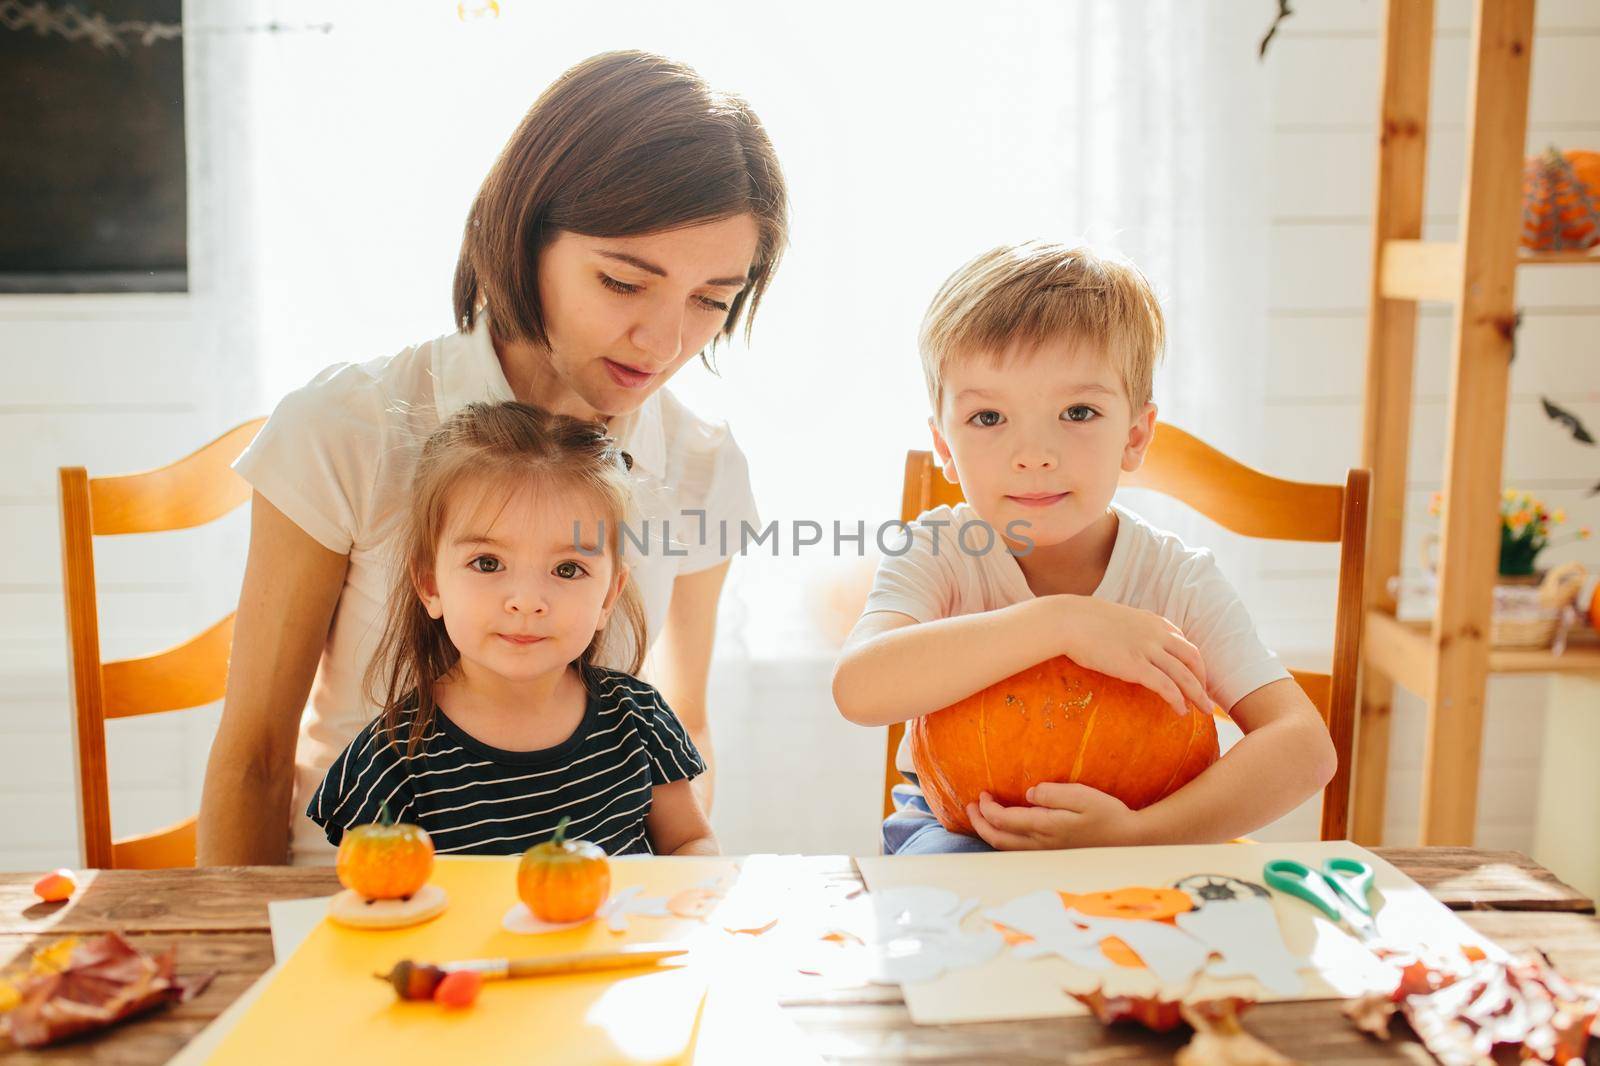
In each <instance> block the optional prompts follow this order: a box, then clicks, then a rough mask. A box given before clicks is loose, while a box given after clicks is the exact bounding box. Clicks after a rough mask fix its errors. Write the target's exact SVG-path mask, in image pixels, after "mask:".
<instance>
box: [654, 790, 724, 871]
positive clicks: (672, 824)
mask: <svg viewBox="0 0 1600 1066" xmlns="http://www.w3.org/2000/svg"><path fill="white" fill-rule="evenodd" d="M644 827H645V831H646V832H648V833H649V834H650V846H651V847H652V848H654V849H655V853H656V854H657V855H716V854H718V853H719V852H718V850H717V838H716V837H715V836H713V835H712V833H711V823H710V822H709V821H708V820H707V819H706V812H705V811H703V810H701V809H700V801H699V800H697V799H695V795H694V789H693V788H691V787H690V785H689V782H688V781H672V782H670V783H668V784H665V785H657V786H656V787H655V788H654V789H653V790H652V792H651V797H650V813H649V814H647V815H645V816H644Z"/></svg>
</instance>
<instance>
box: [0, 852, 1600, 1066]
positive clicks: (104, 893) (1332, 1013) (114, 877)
mask: <svg viewBox="0 0 1600 1066" xmlns="http://www.w3.org/2000/svg"><path fill="white" fill-rule="evenodd" d="M1375 850H1377V852H1378V854H1380V855H1382V856H1383V857H1384V858H1386V859H1388V860H1389V861H1390V862H1391V863H1393V864H1394V865H1395V866H1397V867H1399V868H1400V869H1401V870H1402V871H1404V872H1405V873H1406V874H1407V875H1409V876H1410V877H1412V878H1414V879H1415V880H1416V881H1417V882H1418V883H1419V884H1421V885H1423V886H1424V887H1426V888H1427V889H1428V890H1429V891H1431V892H1432V893H1433V894H1434V895H1435V896H1437V897H1438V898H1439V899H1440V900H1441V901H1443V902H1444V903H1445V904H1446V905H1448V906H1449V907H1451V908H1452V909H1454V910H1458V911H1463V912H1467V913H1463V914H1462V918H1463V919H1464V920H1465V921H1466V922H1467V924H1468V925H1471V926H1472V927H1473V928H1475V929H1477V930H1479V931H1480V932H1482V933H1484V934H1485V935H1487V936H1489V937H1491V938H1492V939H1494V940H1496V941H1497V942H1499V943H1500V944H1502V945H1503V946H1505V947H1506V948H1508V949H1510V950H1513V951H1523V950H1534V949H1539V950H1543V951H1544V952H1545V953H1546V954H1548V955H1549V956H1550V958H1551V960H1552V961H1553V962H1554V963H1555V965H1556V966H1557V967H1558V968H1560V969H1561V970H1562V971H1563V972H1564V973H1566V974H1567V975H1568V976H1570V977H1572V978H1575V979H1578V980H1588V981H1594V982H1600V919H1596V918H1595V917H1594V916H1593V915H1594V904H1593V902H1592V901H1591V900H1589V899H1587V898H1586V897H1584V896H1582V895H1580V894H1579V893H1577V892H1575V891H1574V890H1572V889H1571V888H1569V887H1568V886H1566V885H1564V884H1562V883H1561V882H1560V881H1558V880H1557V879H1556V878H1555V877H1554V876H1553V875H1552V874H1550V873H1549V871H1547V870H1545V869H1543V868H1542V867H1540V866H1538V865H1537V864H1536V863H1534V862H1533V861H1532V860H1530V859H1528V858H1527V857H1526V856H1523V855H1520V854H1517V853H1515V852H1490V851H1476V850H1473V849H1470V848H1414V849H1413V848H1379V849H1375ZM807 861H808V862H809V863H810V864H811V866H812V870H813V873H814V876H816V877H818V878H825V879H831V880H840V881H846V882H850V883H852V884H859V883H860V877H859V875H858V874H857V872H856V869H855V866H854V864H853V863H852V862H851V861H850V860H849V859H848V858H846V857H843V856H823V857H818V858H813V859H809V860H807ZM33 881H34V875H32V874H0V960H9V959H11V958H14V957H15V956H17V955H19V954H21V953H22V952H25V951H29V950H32V949H33V948H34V947H37V946H39V945H40V944H42V943H48V942H49V941H50V940H52V939H54V938H55V937H57V936H61V935H65V934H68V933H76V934H92V933H100V932H105V931H107V930H111V929H118V930H121V931H122V932H123V933H124V934H125V935H127V936H128V938H129V939H130V940H132V941H133V942H134V943H135V944H137V945H138V946H139V947H141V948H142V949H144V950H146V951H159V950H164V949H165V948H166V947H168V946H169V945H172V944H176V945H177V947H178V963H179V971H180V972H182V973H191V972H197V971H204V970H215V971H216V972H217V978H216V980H215V981H214V982H213V983H212V985H211V987H210V988H208V989H207V990H206V991H205V993H204V994H202V995H201V996H199V997H198V998H196V999H195V1000H194V1001H193V1002H191V1003H188V1004H184V1005H182V1006H177V1007H173V1008H170V1009H167V1010H164V1011H161V1012H158V1013H155V1014H152V1015H149V1016H147V1017H145V1018H143V1019H141V1020H138V1021H135V1022H132V1023H130V1024H127V1025H124V1026H122V1027H121V1028H119V1029H116V1030H113V1031H111V1032H108V1033H105V1034H102V1035H101V1036H99V1037H98V1038H94V1039H90V1040H86V1041H82V1042H79V1043H75V1044H68V1045H65V1046H62V1047H59V1048H54V1049H50V1050H48V1051H44V1052H39V1053H32V1054H26V1053H21V1052H13V1053H12V1054H9V1055H7V1056H6V1062H7V1063H8V1064H9V1063H31V1062H41V1063H43V1062H50V1063H62V1062H95V1063H117V1064H119V1066H136V1064H141V1063H160V1062H165V1061H167V1059H168V1058H170V1057H171V1056H172V1055H173V1054H175V1053H176V1052H177V1051H178V1050H179V1049H180V1048H182V1047H183V1045H184V1044H186V1043H187V1042H188V1041H189V1040H190V1039H191V1038H193V1037H194V1035H195V1034H196V1033H198V1032H199V1031H200V1030H201V1029H203V1028H204V1027H205V1026H206V1025H207V1024H209V1023H210V1022H211V1020H212V1019H214V1018H215V1017H216V1016H217V1015H218V1014H220V1013H221V1012H222V1011H223V1010H224V1009H225V1008H226V1007H227V1006H228V1004H230V1003H231V1002H233V1000H234V999H235V998H237V997H238V996H239V995H240V994H241V993H243V992H244V991H245V989H247V988H249V987H250V985H251V984H252V983H253V982H254V981H255V980H256V978H257V977H259V976H260V975H261V973H262V972H263V971H265V970H266V969H267V967H268V966H270V965H271V964H272V961H273V959H272V944H271V937H270V934H269V926H268V922H267V906H266V905H267V901H268V900H275V899H296V898H304V897H307V896H325V895H330V894H332V893H333V892H335V891H337V889H338V883H337V881H336V880H335V878H334V875H333V871H332V869H331V868H327V867H319V868H293V867H245V868H213V869H199V870H156V871H133V870H126V871H103V872H101V873H99V874H98V875H97V876H96V877H95V879H94V880H93V882H92V883H91V884H89V885H87V886H85V887H84V888H82V889H80V891H79V893H78V896H77V898H76V899H74V900H73V901H72V903H71V904H70V905H68V906H66V907H61V906H55V905H46V904H39V903H37V902H36V900H35V899H34V897H33V893H32V885H33ZM780 995H781V999H782V1003H783V1006H784V1008H785V1010H786V1011H787V1012H789V1014H790V1016H791V1017H792V1018H794V1019H795V1021H796V1022H797V1024H798V1025H799V1026H800V1028H801V1029H802V1030H803V1031H804V1032H805V1033H806V1034H807V1035H808V1036H809V1037H810V1038H811V1040H812V1042H813V1045H814V1047H815V1049H816V1050H817V1051H818V1052H819V1053H821V1054H822V1056H823V1057H824V1058H826V1059H827V1060H829V1061H830V1062H848V1063H889V1062H911V1061H916V1062H938V1063H966V1062H971V1063H980V1062H981V1063H1005V1062H1021V1063H1035V1062H1037V1063H1046V1062H1048V1063H1063V1062H1066V1063H1097V1064H1099V1063H1132V1062H1170V1061H1171V1059H1172V1054H1173V1052H1174V1051H1176V1049H1177V1048H1178V1047H1180V1046H1181V1045H1182V1044H1183V1042H1184V1040H1185V1037H1183V1036H1167V1037H1161V1036H1155V1035H1153V1034H1150V1033H1145V1032H1142V1031H1140V1030H1135V1029H1129V1028H1126V1027H1117V1028H1115V1029H1110V1030H1107V1029H1103V1028H1101V1026H1100V1025H1099V1024H1098V1023H1096V1022H1094V1021H1093V1020H1091V1019H1089V1018H1057V1019H1050V1020H1046V1021H1033V1022H999V1023H992V1024H978V1025H948V1026H916V1025H913V1024H911V1019H910V1017H909V1016H908V1015H907V1013H906V1008H905V1004H904V1003H903V1002H902V1000H901V998H900V993H899V991H898V990H897V989H894V988H888V987H868V988H842V987H834V986H830V985H828V984H827V983H826V982H825V981H822V980H821V979H818V978H808V977H803V976H802V975H799V974H796V975H795V976H794V983H793V985H792V986H786V987H784V988H783V989H781V990H780ZM1246 1022H1247V1024H1248V1026H1249V1028H1250V1029H1251V1030H1252V1031H1254V1032H1255V1033H1256V1034H1257V1035H1258V1036H1260V1037H1261V1038H1262V1039H1264V1040H1266V1041H1267V1042H1268V1043H1270V1044H1271V1045H1272V1046H1273V1047H1275V1048H1277V1049H1278V1050H1279V1051H1282V1052H1283V1053H1285V1054H1287V1055H1291V1056H1293V1057H1295V1058H1298V1059H1300V1060H1302V1061H1305V1062H1314V1063H1332V1062H1356V1061H1360V1062H1411V1063H1416V1062H1425V1061H1427V1055H1426V1054H1425V1053H1424V1052H1423V1051H1422V1049H1421V1048H1420V1047H1419V1046H1418V1045H1416V1044H1415V1043H1414V1042H1410V1041H1396V1042H1393V1043H1389V1044H1383V1043H1379V1042H1377V1041H1373V1040H1369V1039H1368V1038H1366V1037H1364V1036H1362V1035H1361V1034H1359V1033H1357V1032H1356V1031H1355V1030H1354V1029H1353V1028H1352V1027H1351V1026H1350V1025H1349V1023H1348V1022H1346V1021H1345V1019H1344V1018H1343V1017H1342V1016H1341V1015H1340V1013H1339V1004H1338V1003H1336V1002H1329V1001H1324V1002H1314V1003H1278V1004H1264V1005H1261V1006H1258V1007H1256V1008H1254V1009H1253V1010H1251V1011H1250V1013H1249V1014H1248V1015H1247V1016H1246Z"/></svg>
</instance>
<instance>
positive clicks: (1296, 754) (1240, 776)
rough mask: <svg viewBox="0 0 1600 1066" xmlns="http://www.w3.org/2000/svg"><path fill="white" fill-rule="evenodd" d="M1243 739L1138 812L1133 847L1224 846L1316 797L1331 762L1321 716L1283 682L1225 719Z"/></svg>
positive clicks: (1330, 772) (1334, 764)
mask: <svg viewBox="0 0 1600 1066" xmlns="http://www.w3.org/2000/svg"><path fill="white" fill-rule="evenodd" d="M1228 716H1229V717H1230V718H1232V719H1233V720H1234V721H1235V722H1236V723H1238V726H1239V728H1240V729H1242V730H1243V731H1244V737H1243V738H1242V739H1241V740H1240V741H1239V742H1238V743H1237V744H1235V745H1234V746H1233V747H1231V748H1229V749H1228V751H1227V753H1226V754H1225V755H1224V756H1223V757H1222V758H1221V759H1218V760H1217V762H1216V763H1215V764H1214V765H1213V766H1211V767H1210V768H1209V769H1207V770H1206V772H1205V773H1203V774H1201V775H1200V776H1199V777H1197V778H1195V779H1194V780H1193V781H1191V782H1189V784H1187V785H1185V786H1184V787H1183V788H1180V789H1179V790H1178V791H1176V792H1174V793H1173V794H1172V795H1170V796H1168V797H1167V798H1166V799H1164V800H1161V801H1160V802H1158V803H1154V804H1151V805H1150V806H1149V807H1146V808H1145V809H1144V810H1142V811H1140V812H1139V815H1140V821H1141V822H1142V826H1141V833H1140V835H1141V837H1142V838H1144V839H1142V840H1141V843H1147V844H1179V843H1185V844H1188V843H1201V842H1204V841H1213V840H1232V839H1234V838H1235V837H1240V836H1243V835H1245V834H1246V833H1253V832H1255V831H1256V830H1257V829H1260V828H1261V827H1262V826H1264V825H1268V824H1270V823H1272V822H1275V821H1277V820H1278V819H1279V818H1282V817H1283V816H1284V815H1286V814H1288V813H1289V812H1290V811H1292V810H1294V809H1295V808H1296V807H1298V806H1300V804H1302V803H1304V802H1305V801H1306V800H1307V799H1309V798H1310V797H1312V796H1314V795H1316V794H1317V793H1318V792H1320V791H1322V787H1323V786H1324V785H1326V784H1327V783H1328V781H1329V780H1330V779H1332V777H1333V772H1334V770H1335V769H1336V768H1337V763H1338V758H1337V756H1336V755H1335V753H1334V750H1333V740H1332V738H1330V737H1329V736H1328V727H1327V726H1326V725H1324V724H1323V721H1322V716H1321V715H1320V714H1318V713H1317V709H1316V707H1314V706H1313V705H1312V703H1311V700H1310V699H1308V698H1307V697H1306V694H1305V692H1304V691H1302V690H1301V688H1300V686H1299V685H1298V684H1296V683H1295V682H1294V681H1293V680H1292V679H1290V678H1283V679H1281V680H1278V681H1273V682H1271V683H1269V684H1266V685H1262V686H1261V687H1260V688H1258V689H1256V690H1255V691H1254V692H1252V693H1250V694H1249V695H1248V696H1245V697H1244V698H1243V699H1241V700H1239V702H1238V703H1235V704H1234V705H1233V708H1232V710H1230V711H1229V712H1228Z"/></svg>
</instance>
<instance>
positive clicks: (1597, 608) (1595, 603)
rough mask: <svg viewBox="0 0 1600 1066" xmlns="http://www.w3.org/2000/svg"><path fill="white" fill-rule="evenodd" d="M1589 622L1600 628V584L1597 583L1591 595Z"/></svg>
mask: <svg viewBox="0 0 1600 1066" xmlns="http://www.w3.org/2000/svg"><path fill="white" fill-rule="evenodd" d="M1589 624H1590V625H1591V626H1593V627H1594V628H1596V629H1600V585H1596V586H1595V587H1594V589H1593V591H1592V592H1591V593H1590V595H1589Z"/></svg>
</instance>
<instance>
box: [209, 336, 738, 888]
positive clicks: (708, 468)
mask: <svg viewBox="0 0 1600 1066" xmlns="http://www.w3.org/2000/svg"><path fill="white" fill-rule="evenodd" d="M513 398H514V397H513V395H512V392H511V386H510V385H509V384H508V383H507V382H506V377H505V372H504V371H503V370H502V369H501V367H500V360H499V359H498V357H497V356H496V355H495V352H494V345H493V342H492V341H491V340H490V337H489V329H488V322H487V316H485V317H483V318H481V319H480V320H479V322H478V324H477V326H476V328H475V329H474V330H473V331H472V332H471V333H452V334H448V335H446V336H443V337H439V338H437V339H435V340H431V341H427V342H425V343H423V344H419V345H417V346H416V347H413V348H407V349H405V350H404V351H402V352H400V353H399V354H397V355H393V356H388V357H385V358H381V359H374V360H372V361H371V362H368V363H362V364H354V363H338V364H335V365H334V366H331V367H329V368H327V369H326V370H324V371H323V372H322V373H320V374H318V375H317V376H316V377H315V378H313V379H312V381H311V382H310V383H309V384H307V385H305V386H304V387H302V388H300V389H296V390H295V391H294V392H291V393H289V395H287V396H285V397H284V398H283V400H282V402H280V403H279V404H278V407H277V409H276V410H274V411H273V413H272V417H271V418H270V419H268V420H267V424H266V425H265V426H264V427H262V429H261V432H260V433H259V434H258V435H257V436H256V438H255V440H254V442H252V443H251V445H250V447H249V448H248V449H246V450H245V452H244V454H243V455H241V456H240V457H239V459H238V460H237V461H236V462H235V463H234V466H233V468H234V469H235V470H236V471H238V472H239V474H240V475H241V476H243V477H244V479H245V480H246V481H248V482H249V483H250V484H251V486H253V487H254V488H255V489H256V491H258V492H260V493H261V495H263V496H265V497H266V498H267V500H268V501H270V502H271V503H272V505H273V506H274V507H276V508H277V509H278V510H280V511H282V512H283V513H284V514H285V515H287V516H288V517H289V519H290V520H291V521H293V522H294V523H295V525H297V526H299V527H300V528H301V529H303V530H304V531H305V532H306V533H307V534H309V535H310V536H311V537H312V538H314V539H315V540H316V541H317V542H318V543H320V544H322V545H323V546H324V547H326V548H328V549H329V550H330V551H335V552H338V553H340V554H341V555H348V556H349V557H350V565H349V569H348V570H347V571H346V574H345V583H344V588H343V589H342V590H341V591H340V593H339V602H338V606H337V607H336V609H335V610H334V615H333V622H332V626H331V629H330V630H329V633H328V642H327V645H326V646H325V647H324V649H323V653H322V660H321V663H320V664H319V665H318V667H317V674H316V679H315V681H314V682H313V684H312V687H311V696H310V699H309V701H308V703H307V705H306V708H305V713H304V714H303V715H302V716H301V719H300V735H299V741H298V743H297V745H296V749H295V789H294V809H293V811H292V812H291V823H290V844H289V856H290V861H291V862H296V863H307V862H331V861H333V855H334V852H333V848H332V847H331V846H330V845H329V844H328V840H327V836H326V835H325V834H324V832H323V830H322V829H321V828H320V827H319V826H317V824H316V823H315V822H312V821H311V820H310V819H309V818H307V817H306V816H305V808H306V804H307V803H308V802H309V801H310V798H311V796H312V795H313V794H314V793H315V792H316V789H317V786H318V785H320V784H321V783H322V777H323V774H324V773H325V772H326V771H327V768H328V767H329V766H330V765H331V764H332V763H333V760H334V759H335V758H337V757H338V755H339V753H340V752H341V751H343V750H344V748H345V745H346V744H348V743H349V742H350V740H351V739H352V738H353V737H355V735H356V734H357V733H358V732H360V730H361V728H362V727H363V726H364V725H366V724H367V722H368V721H369V720H370V719H371V718H372V716H373V714H374V713H375V710H376V708H375V706H374V704H373V702H372V700H371V699H369V698H368V695H367V693H366V691H365V684H364V676H363V675H364V674H365V672H366V669H367V664H368V663H369V662H370V661H371V659H372V655H373V652H374V649H375V648H376V645H377V642H378V637H379V636H380V635H381V633H382V631H383V624H384V620H385V619H384V611H385V603H386V600H387V597H388V595H389V589H390V586H391V583H392V581H393V578H394V568H393V561H392V548H393V535H394V533H395V532H396V531H397V529H398V526H399V520H400V519H401V518H402V517H403V515H404V508H405V504H406V502H407V494H408V492H409V490H410V483H411V474H412V469H413V467H414V465H415V461H416V456H417V454H418V453H419V451H420V449H421V446H422V442H423V440H425V439H426V437H427V436H428V434H430V433H432V432H433V430H435V429H436V428H438V426H439V423H440V422H441V421H442V420H443V419H444V418H446V417H448V416H450V415H452V414H454V413H455V412H457V411H459V410H460V409H461V408H462V407H464V406H466V405H467V404H468V403H472V402H475V401H484V402H491V403H492V402H499V401H504V400H511V399H513ZM611 432H612V434H613V435H615V436H616V437H617V438H618V439H619V440H620V441H621V443H622V446H623V448H625V449H626V450H627V451H628V452H629V454H631V455H632V456H633V460H634V465H633V475H634V482H635V504H636V507H637V509H638V513H637V514H636V515H635V516H634V517H633V520H632V521H633V522H634V523H636V524H637V525H636V528H635V529H633V530H632V533H633V535H635V536H641V535H645V534H647V535H648V537H649V540H650V543H649V548H648V550H646V551H643V552H641V551H639V550H638V549H637V548H636V547H635V546H634V545H633V544H632V543H630V542H629V540H628V538H627V537H624V540H623V547H624V557H625V558H626V560H627V563H628V565H629V568H630V569H629V579H630V580H631V581H632V583H633V585H634V586H635V588H637V589H638V591H639V593H640V597H641V598H642V599H643V601H644V608H645V618H646V633H647V642H648V641H653V640H654V638H655V636H656V635H657V634H658V633H659V632H660V630H661V626H662V623H663V622H664V621H665V619H666V614H667V605H668V603H669V602H670V601H671V599H672V588H673V582H674V580H676V578H677V577H678V576H679V575H681V574H690V573H694V572H696V571H700V570H706V569H710V568H711V567H713V566H716V565H718V564H720V563H722V562H723V561H724V559H725V558H727V555H726V554H724V553H723V552H722V551H721V549H720V548H719V544H721V543H728V542H730V541H731V542H732V543H734V544H737V543H738V538H737V536H736V535H730V537H728V538H727V539H726V540H724V539H723V538H721V537H719V535H718V530H719V525H718V523H719V522H726V523H728V526H729V527H730V528H731V530H732V531H733V533H734V534H736V533H737V531H738V529H739V527H740V523H741V522H749V523H751V525H753V526H759V524H760V522H759V518H758V516H757V513H756V506H755V499H754V496H753V495H752V493H751V491H750V474H749V470H748V468H747V466H746V465H745V458H744V453H743V452H742V451H740V449H739V446H738V445H737V444H735V443H734V440H733V437H732V436H731V435H730V434H729V433H728V430H727V427H726V426H723V425H720V424H714V423H711V422H707V421H705V420H704V419H702V418H700V417H699V416H697V415H696V414H695V413H694V412H692V411H691V410H690V409H689V408H688V407H686V406H685V405H684V404H683V403H682V402H681V401H679V400H678V399H677V397H675V396H673V395H672V393H671V392H669V391H668V390H666V389H659V390H657V391H656V392H655V393H654V394H653V395H651V397H650V398H649V399H648V400H646V401H645V402H644V404H643V406H641V407H640V408H639V410H637V411H635V412H634V413H632V414H631V415H627V416H624V417H621V418H618V419H614V420H613V421H612V423H611ZM697 510H703V511H704V512H705V515H704V520H703V521H704V524H703V525H702V519H701V518H700V517H699V516H698V515H695V514H692V513H691V514H689V515H685V514H683V512H686V511H687V512H694V511H697ZM668 537H670V540H671V543H670V544H668V543H667V538H668ZM627 650H629V649H619V652H618V654H620V652H623V651H627ZM607 665H610V664H609V663H608V664H607Z"/></svg>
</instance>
